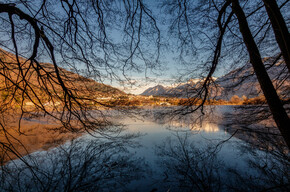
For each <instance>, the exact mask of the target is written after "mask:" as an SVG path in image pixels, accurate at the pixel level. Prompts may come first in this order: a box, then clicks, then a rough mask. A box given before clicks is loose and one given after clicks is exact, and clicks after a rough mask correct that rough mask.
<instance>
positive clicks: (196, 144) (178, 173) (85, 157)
mask: <svg viewBox="0 0 290 192" xmlns="http://www.w3.org/2000/svg"><path fill="white" fill-rule="evenodd" d="M223 110H229V109H226V108H220V109H218V110H217V111H216V112H215V113H214V114H215V115H214V116H211V117H207V118H205V119H204V120H203V121H198V123H192V122H193V119H195V120H196V117H194V116H189V117H184V118H181V119H179V118H177V119H174V120H170V121H169V120H165V119H164V118H161V119H160V118H159V119H155V118H153V115H152V113H151V114H149V115H146V116H145V117H144V116H143V117H141V116H138V118H130V117H124V116H116V117H115V121H116V122H118V123H122V124H124V125H125V130H123V131H120V132H118V133H115V135H117V136H115V137H110V136H108V135H98V137H97V138H96V137H92V136H91V135H85V136H83V137H81V138H79V139H76V140H74V141H72V142H67V143H66V144H64V145H62V146H60V147H57V148H54V149H51V150H49V151H47V152H46V151H41V152H36V153H33V154H32V155H31V156H30V157H29V156H27V157H25V158H27V159H28V161H29V162H30V163H31V164H32V165H33V166H35V167H37V170H41V171H39V172H40V173H38V172H37V173H34V172H32V171H30V170H29V169H25V168H24V167H25V165H24V164H23V163H22V162H21V161H19V160H16V161H13V162H10V163H9V164H8V165H7V167H8V168H9V169H11V170H13V171H14V172H15V173H16V172H19V169H20V168H22V171H21V172H19V173H18V174H17V176H16V175H13V174H10V176H11V175H12V176H11V178H10V176H7V178H9V179H8V180H6V182H7V183H9V182H10V183H13V182H17V183H18V184H19V186H28V189H29V190H28V191H41V190H43V189H44V187H43V186H48V187H47V188H49V189H50V188H52V189H53V190H48V191H236V190H237V189H242V190H243V191H252V190H253V189H255V188H257V190H258V189H259V187H260V186H261V187H262V186H265V182H269V178H268V175H267V174H265V175H261V173H260V172H261V170H260V167H259V166H258V165H261V163H262V167H263V169H265V170H264V172H266V171H267V170H268V167H271V166H272V169H271V170H270V171H271V172H272V173H273V175H272V176H274V173H276V174H277V175H278V176H279V177H280V176H281V178H279V179H282V181H283V182H285V183H286V184H287V182H288V181H289V180H288V179H289V175H288V177H287V176H286V177H285V175H283V173H281V174H280V173H279V169H280V172H283V170H284V171H285V172H286V173H287V170H289V162H288V164H287V163H286V168H285V166H284V164H283V162H282V163H281V162H277V160H273V161H272V162H271V161H268V160H267V164H263V162H264V161H262V162H260V161H261V160H263V158H264V157H265V156H267V157H270V156H271V155H268V154H266V152H264V151H261V150H259V149H256V148H252V147H251V146H249V144H247V142H245V141H243V140H240V139H238V138H236V137H232V135H231V134H229V133H228V132H226V131H225V128H224V127H223V126H222V123H221V122H222V121H223V119H222V114H223ZM33 157H34V159H33ZM249 162H251V163H249ZM253 162H254V163H253ZM255 163H257V165H256V164H255ZM274 164H275V166H276V168H275V169H274V168H273V165H274ZM255 166H256V167H255ZM257 167H258V168H257ZM285 169H286V170H285ZM281 170H282V171H281ZM35 175H37V179H35V178H34V176H35ZM286 175H287V174H286ZM276 177H277V176H276ZM31 178H34V179H35V181H34V182H32V180H31ZM284 180H285V181H284ZM40 181H41V182H42V184H39V183H41V182H40ZM273 182H275V181H273ZM269 185H270V184H269ZM288 185H289V183H288ZM4 186H5V185H4ZM20 189H21V187H15V189H14V190H15V191H22V190H20ZM286 189H287V187H286ZM23 191H24V190H23ZM278 191H279V189H278Z"/></svg>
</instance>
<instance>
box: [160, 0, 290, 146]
mask: <svg viewBox="0 0 290 192" xmlns="http://www.w3.org/2000/svg"><path fill="white" fill-rule="evenodd" d="M242 4H243V5H242V6H240V2H239V1H206V2H195V3H193V2H190V1H178V2H173V1H172V2H171V3H168V4H167V3H165V5H164V6H165V7H167V8H168V10H169V13H170V14H171V15H172V17H173V22H172V25H171V29H172V32H173V34H175V35H176V37H177V39H178V40H179V42H180V44H179V46H180V47H179V48H180V60H181V61H182V62H185V61H186V59H188V63H189V65H190V64H193V63H194V62H196V61H191V60H192V58H193V57H198V55H197V54H201V55H202V56H203V57H204V59H206V61H203V62H200V61H199V62H200V64H199V65H197V66H196V65H195V68H194V70H192V71H193V72H191V71H189V73H188V76H189V77H190V76H192V75H196V73H198V72H197V71H202V70H203V71H202V72H204V73H203V74H204V76H203V75H199V77H200V78H201V79H202V80H203V81H202V82H203V84H202V86H200V87H198V88H197V90H195V92H193V94H189V97H190V98H191V99H189V100H188V107H187V109H186V111H187V113H190V112H194V111H196V110H197V109H201V110H202V109H203V107H202V106H203V105H204V103H205V101H206V100H207V99H209V98H213V97H214V95H212V94H210V91H209V87H214V86H216V85H215V82H214V81H213V79H212V77H213V74H214V72H215V71H216V70H218V67H220V68H222V67H225V66H227V65H226V64H227V63H231V61H234V59H235V56H237V57H238V59H239V61H234V62H232V63H235V62H236V63H237V62H242V61H243V60H242V58H243V57H242V56H241V55H244V58H245V56H246V52H245V50H247V54H248V55H249V57H250V63H251V64H252V67H253V69H254V72H255V74H256V76H257V79H258V81H259V84H260V86H261V89H262V91H263V94H264V95H265V97H266V100H267V103H268V105H269V107H270V110H271V113H272V115H273V118H274V120H275V122H276V125H277V127H278V128H279V130H280V132H281V134H282V136H283V138H284V140H285V142H286V143H287V145H288V147H289V146H290V143H289V141H290V139H289V135H290V134H289V128H287V127H288V124H289V117H288V115H287V113H286V111H285V109H284V107H283V104H282V102H281V100H280V98H279V96H278V94H277V92H276V90H275V88H274V86H273V84H272V81H271V79H270V78H269V75H268V73H267V70H266V68H265V65H264V64H263V61H262V56H261V54H260V52H262V53H263V54H264V55H265V54H267V53H269V49H268V47H269V46H268V45H271V46H273V47H275V48H276V47H278V45H277V42H278V40H277V42H276V41H275V40H274V37H275V35H274V34H275V33H273V31H271V28H270V25H271V23H270V22H269V20H268V18H267V14H266V13H265V11H264V10H262V9H263V8H264V3H263V2H262V1H258V2H255V3H253V2H250V1H243V2H242ZM265 4H266V3H265ZM285 4H287V2H283V4H282V5H281V7H282V6H284V5H285ZM278 10H279V8H278ZM276 11H277V9H276ZM245 12H247V15H246V14H245ZM267 12H268V10H267ZM278 12H280V14H281V11H278ZM276 13H277V12H276ZM253 15H257V16H259V19H260V23H259V24H258V25H256V23H253V22H251V21H250V22H248V20H247V19H249V18H252V17H253ZM281 17H282V16H281ZM282 18H283V17H282ZM270 20H271V21H272V19H270ZM282 21H283V19H282ZM272 25H273V23H272ZM274 25H275V24H274ZM281 26H284V24H283V22H282V23H281ZM274 28H275V26H274ZM274 30H275V29H274ZM287 33H288V32H287ZM288 35H289V34H287V36H288ZM276 39H277V38H276ZM256 41H257V43H256ZM278 44H280V43H279V42H278ZM190 49H191V50H190ZM186 50H189V51H186ZM205 52H207V54H208V55H210V57H208V58H207V57H205V56H204V55H205ZM270 54H273V51H271V52H270ZM282 54H283V53H282ZM196 55H197V56H196ZM229 57H231V58H229ZM244 62H245V60H244ZM219 63H223V65H221V64H220V65H218V64H219ZM195 98H199V99H202V100H203V102H202V103H201V104H198V103H197V102H196V101H197V99H195Z"/></svg>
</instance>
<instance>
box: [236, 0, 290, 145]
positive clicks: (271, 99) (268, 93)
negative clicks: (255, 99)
mask: <svg viewBox="0 0 290 192" xmlns="http://www.w3.org/2000/svg"><path fill="white" fill-rule="evenodd" d="M232 9H233V12H234V13H235V15H236V16H237V19H238V21H239V28H240V32H241V34H242V36H243V40H244V43H245V44H246V47H247V50H248V53H249V56H250V62H251V64H252V66H253V68H254V71H255V74H256V76H257V78H258V81H259V83H260V86H261V89H262V91H263V93H264V95H265V97H266V100H267V103H268V105H269V108H270V110H271V113H272V115H273V118H274V120H275V122H276V124H277V127H278V128H279V130H280V132H281V135H282V137H283V138H284V140H285V142H286V144H287V146H288V148H289V149H290V131H289V130H290V129H289V128H290V120H289V117H288V115H287V113H286V111H285V109H284V108H283V105H282V102H281V100H280V98H279V96H278V95H277V92H276V90H275V88H274V86H273V84H272V81H271V79H270V77H269V75H268V73H267V71H266V68H265V66H264V64H263V62H262V58H261V55H260V52H259V49H258V47H257V44H256V42H255V40H254V38H253V36H252V33H251V31H250V28H249V26H248V22H247V19H246V16H245V13H244V12H243V10H242V8H241V6H240V4H239V1H238V0H232Z"/></svg>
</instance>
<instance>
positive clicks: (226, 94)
mask: <svg viewBox="0 0 290 192" xmlns="http://www.w3.org/2000/svg"><path fill="white" fill-rule="evenodd" d="M274 60H275V59H274V58H271V57H269V58H264V63H265V66H266V68H268V74H269V76H270V78H271V79H272V81H273V84H274V86H275V88H276V89H277V91H278V94H279V95H280V96H282V97H283V96H286V97H289V93H290V77H289V73H288V69H287V67H286V65H285V62H283V60H279V61H278V62H276V64H274V65H273V62H274ZM213 82H214V83H212V84H211V86H210V88H209V93H210V97H211V98H213V97H214V98H216V99H224V100H229V99H230V98H231V97H232V96H234V95H237V96H239V97H243V96H246V97H248V98H252V97H257V96H259V95H263V94H262V91H261V89H260V85H259V82H258V80H257V78H256V76H255V74H254V70H253V68H252V66H251V64H250V63H247V64H246V65H244V66H243V67H241V68H238V69H235V70H233V71H231V72H229V73H227V74H226V75H224V76H222V77H220V78H217V79H214V81H213ZM202 83H203V80H197V79H194V80H189V81H187V82H185V83H181V84H178V85H176V86H171V87H164V86H162V85H157V86H155V87H151V88H149V89H147V90H145V91H144V92H143V93H142V94H141V95H153V96H167V97H180V98H188V97H195V95H196V93H197V92H198V91H199V90H200V88H201V86H202Z"/></svg>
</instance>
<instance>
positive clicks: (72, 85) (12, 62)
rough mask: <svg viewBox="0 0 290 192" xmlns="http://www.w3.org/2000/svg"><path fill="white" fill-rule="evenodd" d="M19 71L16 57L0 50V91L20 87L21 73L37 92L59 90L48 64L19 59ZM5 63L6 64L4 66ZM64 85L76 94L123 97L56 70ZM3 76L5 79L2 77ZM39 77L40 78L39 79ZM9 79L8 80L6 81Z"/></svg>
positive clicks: (119, 93) (71, 74) (89, 81)
mask: <svg viewBox="0 0 290 192" xmlns="http://www.w3.org/2000/svg"><path fill="white" fill-rule="evenodd" d="M19 59H20V63H21V69H22V71H21V70H20V68H19V66H18V65H17V62H16V56H15V55H14V54H12V53H9V52H7V51H5V50H3V49H0V65H1V68H0V91H3V90H4V88H5V87H6V88H7V87H9V85H13V84H14V86H15V85H16V84H17V85H19V86H22V83H23V81H22V79H23V78H22V72H23V73H24V74H25V78H24V79H25V80H26V81H27V83H28V84H29V85H30V86H31V87H32V88H33V89H35V90H36V91H37V92H44V91H45V90H44V87H45V86H46V87H47V88H48V89H55V92H58V91H60V90H61V86H60V84H59V81H58V80H57V76H56V73H55V68H54V66H53V65H52V64H50V63H40V66H37V65H36V64H31V63H30V62H25V61H26V59H25V58H22V57H19ZM5 63H6V64H5ZM7 63H8V64H7ZM58 70H59V72H60V76H61V77H62V79H63V81H64V84H65V85H66V86H67V87H68V88H69V89H70V90H71V91H74V92H75V93H77V94H80V95H84V94H90V95H94V96H95V97H108V96H113V95H125V94H126V93H124V92H123V91H120V90H119V89H117V88H114V87H112V86H109V85H106V84H103V83H98V82H96V81H95V80H93V79H89V78H86V77H83V76H81V75H79V74H76V73H73V72H70V71H67V70H65V69H63V68H58ZM4 76H5V77H4ZM40 76H41V78H39V77H40ZM48 76H49V77H50V78H48ZM8 79H10V80H8Z"/></svg>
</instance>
